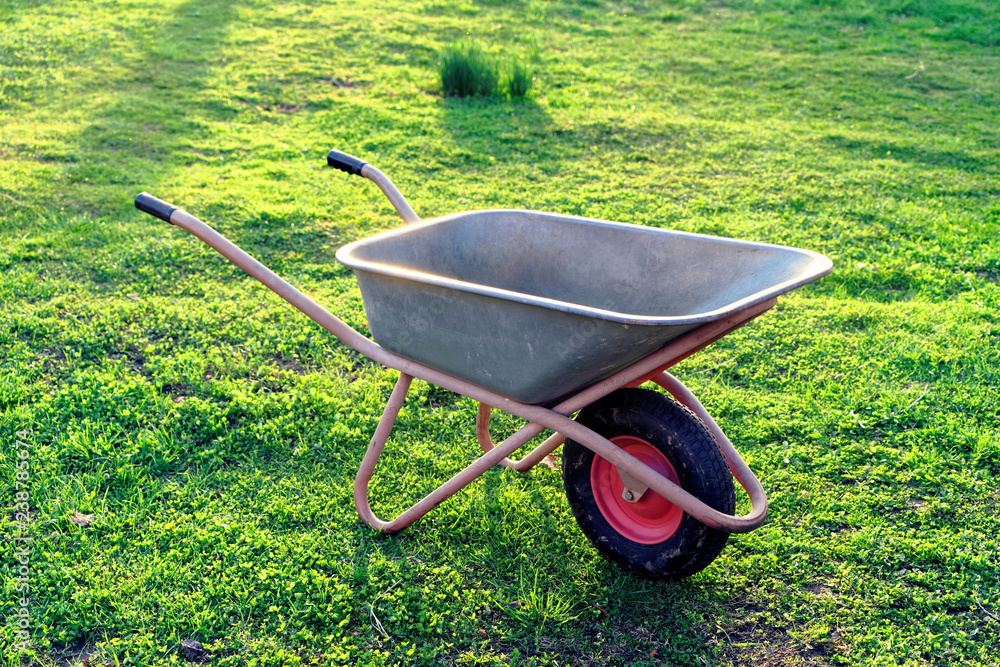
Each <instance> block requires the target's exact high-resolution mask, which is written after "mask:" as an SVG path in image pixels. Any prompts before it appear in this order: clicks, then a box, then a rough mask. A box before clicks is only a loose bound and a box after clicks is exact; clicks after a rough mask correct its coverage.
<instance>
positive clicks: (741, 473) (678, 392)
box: [652, 371, 767, 513]
mask: <svg viewBox="0 0 1000 667" xmlns="http://www.w3.org/2000/svg"><path fill="white" fill-rule="evenodd" d="M652 381H653V382H654V383H656V384H658V385H659V386H661V387H663V388H664V389H665V390H667V392H669V393H670V394H671V395H672V396H673V397H674V398H676V399H677V401H678V402H679V403H681V404H682V405H684V406H685V407H686V408H687V409H688V410H690V411H691V412H693V413H695V414H696V415H697V416H698V418H699V419H701V421H702V422H704V424H705V426H707V427H708V430H709V431H711V432H712V435H713V436H715V441H716V442H717V443H718V444H719V449H721V450H722V453H723V455H725V457H726V461H727V462H728V463H729V470H730V471H732V473H733V477H735V478H736V481H737V482H739V483H740V486H742V487H743V490H744V491H746V492H747V495H748V496H750V504H751V506H753V507H754V508H758V507H759V508H760V511H761V512H762V513H766V512H767V494H766V493H765V492H764V488H763V487H762V486H761V484H760V481H758V479H757V476H756V475H754V474H753V471H752V470H750V466H748V465H747V464H746V461H744V460H743V457H742V456H740V453H739V452H737V451H736V448H735V447H733V443H732V442H731V441H730V440H729V438H728V437H726V434H725V433H723V431H722V429H721V428H720V427H719V425H718V424H716V423H715V420H714V419H712V415H710V414H708V410H706V409H705V406H704V405H702V404H701V401H699V400H698V399H697V398H696V397H695V395H694V394H693V393H691V390H690V389H688V388H687V387H686V386H684V384H683V383H682V382H681V381H680V380H678V379H677V378H675V377H674V376H673V375H671V374H670V373H668V372H667V371H663V372H662V373H660V374H659V375H657V376H656V377H654V378H652Z"/></svg>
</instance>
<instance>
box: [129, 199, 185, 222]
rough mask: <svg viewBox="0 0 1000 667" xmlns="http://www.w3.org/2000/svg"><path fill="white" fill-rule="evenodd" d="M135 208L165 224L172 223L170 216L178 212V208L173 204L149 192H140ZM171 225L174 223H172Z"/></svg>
mask: <svg viewBox="0 0 1000 667" xmlns="http://www.w3.org/2000/svg"><path fill="white" fill-rule="evenodd" d="M135 207H136V208H137V209H139V210H140V211H142V212H143V213H148V214H150V215H151V216H153V217H155V218H159V219H160V220H163V221H164V222H170V216H171V215H172V214H173V212H174V211H176V210H177V207H176V206H174V205H173V204H168V203H167V202H165V201H163V200H162V199H157V198H156V197H154V196H153V195H151V194H149V193H148V192H140V193H139V195H138V196H136V198H135ZM170 224H173V223H172V222H171V223H170Z"/></svg>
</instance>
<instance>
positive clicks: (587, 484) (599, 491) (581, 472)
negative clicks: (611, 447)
mask: <svg viewBox="0 0 1000 667" xmlns="http://www.w3.org/2000/svg"><path fill="white" fill-rule="evenodd" d="M576 421H578V422H579V423H581V424H583V425H584V426H587V427H588V428H590V429H592V430H594V431H595V432H597V433H599V434H600V435H602V436H604V437H605V438H607V439H608V440H610V441H611V442H613V443H615V444H616V445H618V446H619V447H621V448H622V449H624V450H625V451H626V452H628V453H629V454H631V455H632V456H634V457H636V458H637V459H639V460H640V461H642V462H643V463H645V464H646V465H648V466H650V467H651V468H653V469H654V470H656V471H658V472H659V473H660V474H662V475H664V476H666V477H667V478H668V479H670V480H671V481H672V482H674V483H675V484H678V485H679V486H680V487H681V488H683V489H684V490H685V491H687V492H688V493H691V494H692V495H694V496H695V497H696V498H698V499H699V500H701V501H702V502H704V503H705V504H707V505H708V506H710V507H712V508H714V509H716V510H719V511H720V512H724V513H726V514H734V513H735V509H736V493H735V490H734V488H733V478H732V475H731V473H730V472H729V465H728V463H727V462H726V458H725V456H723V454H722V451H721V450H720V449H719V445H718V444H717V443H716V442H715V438H714V437H713V436H712V434H711V432H710V431H709V430H708V428H707V427H706V426H705V425H704V424H703V423H702V421H701V420H700V419H698V417H696V416H695V415H694V414H693V413H692V412H691V411H690V410H688V409H687V408H685V407H684V406H682V405H681V404H680V403H678V402H676V401H675V400H673V399H672V398H670V397H668V396H664V395H663V394H660V393H657V392H655V391H649V390H646V389H620V390H618V391H616V392H614V393H612V394H609V395H608V396H606V397H605V398H603V399H601V400H599V401H597V402H595V403H593V404H592V405H590V406H589V407H587V408H585V409H584V410H582V411H581V412H580V413H579V415H577V417H576ZM563 484H564V485H565V487H566V496H567V498H568V499H569V504H570V508H571V510H572V511H573V514H574V516H575V517H576V521H577V523H578V524H579V525H580V529H581V530H582V531H583V534H584V535H586V536H587V538H588V539H589V540H590V541H591V543H593V545H594V546H595V547H596V548H597V550H598V551H600V552H601V553H602V554H604V555H605V556H606V557H607V558H609V559H610V560H611V561H612V562H614V563H616V564H618V565H619V566H621V567H622V568H624V569H625V570H627V571H629V572H632V573H634V574H636V575H639V576H642V577H648V578H653V579H682V578H684V577H688V576H691V575H692V574H694V573H696V572H699V571H701V570H702V569H704V568H705V567H706V566H707V565H708V564H709V563H711V562H712V561H713V560H715V558H716V557H717V556H718V555H719V554H720V553H721V552H722V549H723V548H724V547H725V545H726V541H727V540H728V539H729V534H728V533H724V532H722V531H719V530H715V529H713V528H709V527H708V526H706V525H705V524H703V523H701V522H700V521H698V520H697V519H694V518H693V517H691V516H689V515H688V514H686V513H685V512H684V511H683V510H681V508H679V507H677V506H676V505H674V504H673V503H671V502H669V501H668V500H666V499H665V498H663V497H662V496H660V495H659V494H657V493H655V492H654V491H652V490H651V489H648V490H646V491H645V493H643V494H642V495H641V497H640V498H638V499H637V500H635V499H634V498H633V500H634V502H629V501H627V500H625V498H624V497H623V494H625V492H624V484H623V482H622V480H621V477H620V476H619V474H618V471H617V469H616V468H615V467H614V466H613V465H611V464H610V463H608V462H607V461H605V460H604V459H603V458H601V457H599V456H596V455H595V454H594V453H593V452H592V451H590V450H589V449H587V448H586V447H584V446H582V445H580V444H579V443H577V442H575V441H573V440H567V441H566V444H565V446H564V448H563ZM625 495H627V494H625Z"/></svg>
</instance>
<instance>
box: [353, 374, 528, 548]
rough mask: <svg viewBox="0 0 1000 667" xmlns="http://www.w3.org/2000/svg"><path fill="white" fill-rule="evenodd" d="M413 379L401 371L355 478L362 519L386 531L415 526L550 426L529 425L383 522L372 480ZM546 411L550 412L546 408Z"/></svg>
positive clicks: (359, 511)
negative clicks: (373, 498)
mask: <svg viewBox="0 0 1000 667" xmlns="http://www.w3.org/2000/svg"><path fill="white" fill-rule="evenodd" d="M412 380H413V377H412V376H410V375H407V374H406V373H402V372H401V373H400V374H399V379H398V380H396V385H395V386H394V387H393V389H392V394H390V395H389V401H388V403H387V404H386V406H385V410H384V411H383V412H382V416H381V418H379V422H378V426H377V427H376V428H375V434H374V435H373V436H372V439H371V443H370V444H369V445H368V449H367V451H365V456H364V458H363V459H362V461H361V466H360V468H359V469H358V475H357V477H355V479H354V506H355V507H356V508H357V510H358V514H359V515H360V516H361V520H362V521H364V522H365V523H366V524H368V525H369V526H371V527H372V528H374V529H375V530H378V531H379V532H382V533H395V532H398V531H400V530H402V529H403V528H406V527H407V526H409V525H411V524H412V523H413V522H414V521H416V520H417V519H419V518H420V517H422V516H423V515H425V514H427V513H428V512H429V511H431V510H432V509H434V508H435V507H437V506H438V505H440V504H441V503H442V502H444V501H445V500H447V499H448V498H449V497H451V496H452V495H454V494H455V493H457V492H458V491H459V490H461V489H462V488H464V487H465V486H467V485H468V484H469V483H470V482H472V481H473V480H474V479H476V478H477V477H479V476H480V475H482V474H483V473H484V472H486V471H487V470H489V469H490V468H492V467H493V466H495V465H497V464H498V463H500V462H501V461H503V460H504V459H505V458H506V457H507V456H508V455H510V454H513V453H514V452H516V451H517V450H518V449H520V448H521V447H522V446H524V443H526V442H527V441H529V440H531V439H532V438H533V437H535V436H536V435H538V434H539V433H541V432H542V431H544V430H545V429H546V428H548V427H546V426H542V425H540V424H535V423H529V424H527V425H526V426H524V427H522V428H521V430H519V431H518V432H517V433H515V434H514V435H512V436H511V437H509V438H507V439H506V440H504V441H503V442H502V443H500V444H499V445H497V446H496V448H495V449H492V450H491V451H489V452H486V453H485V454H483V455H482V456H480V457H479V458H477V459H476V460H475V461H473V462H472V463H471V464H469V465H468V466H466V468H465V469H464V470H462V471H461V472H459V473H458V474H456V475H455V476H454V477H452V478H451V479H449V480H448V481H447V482H445V483H444V484H442V485H440V486H439V487H437V488H436V489H434V490H433V491H432V492H431V493H429V494H428V495H426V496H424V497H423V498H422V499H420V500H419V501H417V502H416V503H414V504H413V505H411V506H410V508H409V509H407V510H406V511H405V512H403V513H402V514H400V515H399V516H397V517H396V518H395V519H392V520H391V521H383V520H382V519H380V518H379V517H378V516H376V515H375V513H374V512H373V511H372V509H371V504H370V503H369V500H368V483H369V482H370V481H371V478H372V475H373V474H374V472H375V466H376V465H377V464H378V460H379V457H380V456H381V455H382V450H383V448H384V447H385V443H386V441H387V440H388V439H389V434H390V433H391V432H392V426H393V424H395V423H396V418H397V417H398V416H399V410H400V408H402V407H403V402H404V401H405V400H406V394H407V392H408V391H409V389H410V383H411V382H412ZM545 412H548V411H547V410H546V411H545Z"/></svg>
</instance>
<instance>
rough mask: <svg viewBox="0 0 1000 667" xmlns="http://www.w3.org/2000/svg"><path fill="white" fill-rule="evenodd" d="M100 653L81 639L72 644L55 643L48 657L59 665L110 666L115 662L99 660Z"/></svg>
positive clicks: (75, 666)
mask: <svg viewBox="0 0 1000 667" xmlns="http://www.w3.org/2000/svg"><path fill="white" fill-rule="evenodd" d="M100 653H101V652H100V651H98V650H97V649H96V648H95V647H93V646H89V645H88V644H87V641H86V640H83V639H81V640H78V641H76V642H73V643H72V644H53V645H52V648H51V649H50V650H49V656H48V657H49V659H50V660H51V661H52V664H54V665H57V666H58V667H104V666H105V665H108V666H109V667H110V665H112V664H113V663H110V662H101V661H99V660H98V658H99V656H100Z"/></svg>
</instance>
